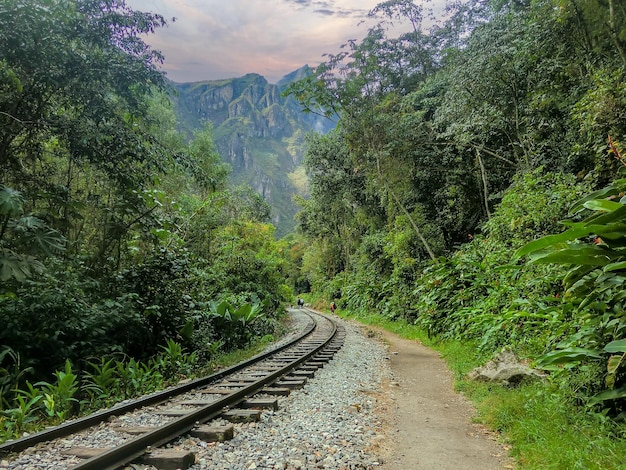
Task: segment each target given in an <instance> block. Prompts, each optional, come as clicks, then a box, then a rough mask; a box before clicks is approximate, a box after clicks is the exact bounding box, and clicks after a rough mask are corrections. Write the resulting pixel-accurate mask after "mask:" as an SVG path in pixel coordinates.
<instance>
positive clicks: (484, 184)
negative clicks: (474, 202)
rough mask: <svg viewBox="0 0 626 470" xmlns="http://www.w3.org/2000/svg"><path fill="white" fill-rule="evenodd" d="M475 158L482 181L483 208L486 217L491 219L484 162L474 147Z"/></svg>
mask: <svg viewBox="0 0 626 470" xmlns="http://www.w3.org/2000/svg"><path fill="white" fill-rule="evenodd" d="M476 158H477V159H478V165H479V166H480V176H481V179H482V181H483V201H484V204H485V210H486V211H487V218H488V219H491V211H490V210H489V187H488V186H487V171H486V170H485V164H484V163H483V159H482V158H481V156H480V152H479V151H478V149H476Z"/></svg>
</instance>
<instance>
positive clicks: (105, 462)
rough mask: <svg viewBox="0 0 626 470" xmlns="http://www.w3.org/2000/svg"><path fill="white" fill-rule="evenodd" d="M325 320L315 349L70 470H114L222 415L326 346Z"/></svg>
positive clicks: (330, 338)
mask: <svg viewBox="0 0 626 470" xmlns="http://www.w3.org/2000/svg"><path fill="white" fill-rule="evenodd" d="M325 318H326V317H325ZM326 319H327V320H328V321H329V322H330V323H331V325H332V333H331V334H330V335H329V336H328V338H326V340H325V341H323V342H322V343H319V344H318V345H317V346H316V347H315V348H313V349H311V350H310V351H308V352H306V353H304V354H303V355H302V356H301V357H300V358H298V359H295V360H294V361H292V362H289V363H288V364H287V365H286V366H284V367H282V368H281V369H279V370H277V371H275V372H273V373H271V374H270V375H267V376H266V377H263V378H261V379H259V380H257V381H255V382H253V383H252V384H250V385H249V386H246V387H244V388H241V389H239V390H237V391H235V392H233V393H231V394H229V395H226V396H224V397H223V398H221V399H219V400H217V401H215V402H213V403H211V404H209V405H206V406H204V407H202V408H199V409H197V410H195V411H192V412H190V413H188V414H186V415H184V416H182V417H181V418H177V419H175V420H174V421H172V422H170V423H168V424H166V425H164V426H162V427H160V428H158V429H156V430H154V431H150V432H147V433H145V434H142V435H140V436H139V437H136V438H135V439H132V440H130V441H128V442H126V443H124V444H121V445H119V446H117V447H115V448H114V449H111V450H109V451H105V452H103V453H102V454H99V455H97V456H95V457H92V458H90V459H87V460H85V461H84V462H81V463H79V464H77V465H75V466H73V467H71V470H115V469H117V468H120V467H122V466H124V465H126V464H128V463H130V462H132V461H133V460H136V459H137V458H139V457H141V456H142V455H143V454H145V453H146V452H147V449H148V448H150V447H158V446H161V445H163V444H165V443H167V442H170V441H172V440H174V439H176V438H177V437H179V436H181V435H183V434H185V433H187V432H189V431H190V430H191V429H192V428H193V427H194V426H196V425H198V424H202V423H205V422H207V421H209V420H211V419H214V418H217V417H218V416H219V415H221V414H222V412H223V411H224V408H225V407H230V406H234V405H237V404H239V403H240V402H242V401H243V400H244V399H245V398H246V397H249V396H251V395H254V394H255V393H258V392H260V391H261V390H262V389H263V387H265V386H266V385H268V384H271V383H273V382H275V381H276V380H278V379H279V378H281V377H283V376H285V375H287V374H289V373H290V372H291V371H293V370H294V369H295V368H297V367H298V366H299V365H300V364H302V363H304V362H305V361H307V360H308V359H309V358H311V357H312V356H314V355H315V354H316V353H318V352H319V351H321V350H323V349H324V348H326V347H327V346H328V344H329V343H330V342H331V341H332V340H333V339H334V338H335V336H336V335H337V324H336V323H335V322H334V321H333V320H331V319H329V318H326Z"/></svg>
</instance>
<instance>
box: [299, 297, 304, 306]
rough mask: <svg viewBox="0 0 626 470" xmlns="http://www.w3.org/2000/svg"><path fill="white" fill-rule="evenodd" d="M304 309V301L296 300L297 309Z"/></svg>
mask: <svg viewBox="0 0 626 470" xmlns="http://www.w3.org/2000/svg"><path fill="white" fill-rule="evenodd" d="M302 307H304V300H302V299H298V308H302Z"/></svg>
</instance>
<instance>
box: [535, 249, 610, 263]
mask: <svg viewBox="0 0 626 470" xmlns="http://www.w3.org/2000/svg"><path fill="white" fill-rule="evenodd" d="M615 256H618V255H616V254H615V253H613V252H611V251H610V250H606V249H604V248H600V247H598V246H595V245H568V247H567V248H563V249H560V250H544V251H541V252H535V253H532V254H531V256H530V259H531V261H532V262H534V263H555V264H578V265H586V266H606V265H607V264H609V263H610V262H611V261H612V257H615Z"/></svg>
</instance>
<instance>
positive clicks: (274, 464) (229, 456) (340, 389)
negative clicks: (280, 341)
mask: <svg viewBox="0 0 626 470" xmlns="http://www.w3.org/2000/svg"><path fill="white" fill-rule="evenodd" d="M339 321H341V322H342V323H343V325H344V327H345V328H346V339H345V343H344V346H343V347H342V349H341V350H340V351H339V352H338V353H337V354H336V355H335V357H334V359H333V360H332V361H331V362H330V363H328V364H326V365H325V366H324V368H322V369H319V370H318V371H317V372H316V373H315V377H314V378H313V379H310V380H309V381H308V382H307V384H306V385H305V386H304V388H302V389H300V390H295V391H293V392H292V393H291V395H290V396H289V397H286V398H283V399H281V400H280V401H279V409H278V410H277V411H264V412H263V414H262V419H261V421H260V422H258V423H252V424H241V425H236V426H235V437H234V438H233V439H232V440H231V441H228V442H223V443H212V444H206V443H201V442H199V441H198V440H196V445H195V446H190V445H189V442H188V440H187V441H186V442H183V440H180V441H179V442H178V443H174V444H173V446H178V447H180V448H184V449H186V450H190V451H192V452H195V453H196V456H197V457H196V462H197V463H196V465H194V466H193V467H191V468H192V469H193V470H223V469H230V470H240V469H241V470H247V469H251V468H253V469H283V470H285V469H317V468H320V469H372V468H376V467H378V466H379V465H380V464H381V462H379V461H378V459H377V457H376V456H375V455H371V454H369V453H368V450H367V449H368V447H369V446H370V444H371V443H372V442H374V441H375V440H376V439H377V438H380V437H381V435H382V433H383V430H382V425H381V422H380V418H379V417H378V416H377V415H376V414H375V407H376V398H375V397H374V396H373V395H372V391H376V390H380V385H381V383H382V381H383V380H384V379H385V378H386V377H387V378H388V377H389V376H390V375H391V372H390V370H389V366H388V363H387V362H386V361H385V356H386V354H387V353H386V351H385V348H384V346H383V345H382V344H381V343H379V342H378V341H376V340H373V339H370V338H366V337H365V336H364V335H362V334H361V332H360V329H359V328H358V327H357V326H354V325H353V324H351V323H349V322H345V321H342V320H340V319H339ZM203 444H204V445H203Z"/></svg>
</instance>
